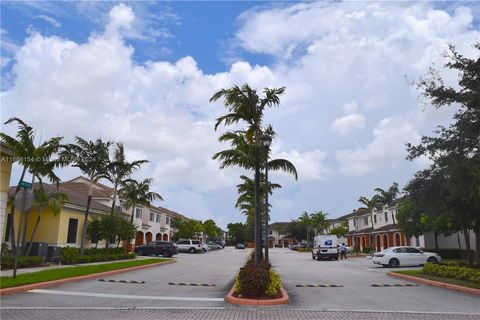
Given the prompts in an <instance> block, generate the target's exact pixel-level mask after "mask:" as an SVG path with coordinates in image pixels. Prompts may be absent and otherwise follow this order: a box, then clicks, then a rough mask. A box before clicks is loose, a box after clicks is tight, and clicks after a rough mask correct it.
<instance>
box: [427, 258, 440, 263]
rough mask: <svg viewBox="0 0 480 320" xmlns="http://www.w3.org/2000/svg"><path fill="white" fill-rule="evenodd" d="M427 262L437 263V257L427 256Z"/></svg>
mask: <svg viewBox="0 0 480 320" xmlns="http://www.w3.org/2000/svg"><path fill="white" fill-rule="evenodd" d="M427 262H430V263H438V260H437V258H435V257H429V258H428V259H427Z"/></svg>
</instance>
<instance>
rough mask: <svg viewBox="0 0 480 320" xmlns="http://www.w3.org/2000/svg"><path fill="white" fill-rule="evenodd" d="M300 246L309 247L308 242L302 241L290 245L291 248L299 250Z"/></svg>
mask: <svg viewBox="0 0 480 320" xmlns="http://www.w3.org/2000/svg"><path fill="white" fill-rule="evenodd" d="M300 248H303V249H305V248H307V244H306V243H304V242H302V243H294V244H292V245H291V246H290V249H292V250H295V251H297V250H298V249H300Z"/></svg>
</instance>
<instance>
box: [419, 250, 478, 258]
mask: <svg viewBox="0 0 480 320" xmlns="http://www.w3.org/2000/svg"><path fill="white" fill-rule="evenodd" d="M422 251H425V252H435V253H438V254H439V255H440V257H442V259H466V258H467V250H464V249H434V248H422ZM470 253H471V254H472V255H474V251H473V250H470Z"/></svg>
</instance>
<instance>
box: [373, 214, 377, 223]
mask: <svg viewBox="0 0 480 320" xmlns="http://www.w3.org/2000/svg"><path fill="white" fill-rule="evenodd" d="M373 222H374V223H377V215H374V216H373Z"/></svg>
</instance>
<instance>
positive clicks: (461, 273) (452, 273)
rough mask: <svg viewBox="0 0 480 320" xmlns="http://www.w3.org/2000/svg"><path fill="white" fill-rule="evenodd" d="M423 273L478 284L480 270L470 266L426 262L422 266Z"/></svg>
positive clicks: (479, 281)
mask: <svg viewBox="0 0 480 320" xmlns="http://www.w3.org/2000/svg"><path fill="white" fill-rule="evenodd" d="M423 273H425V274H430V275H433V276H437V277H442V278H451V279H457V280H464V281H470V282H475V283H479V284H480V270H477V269H472V268H465V267H457V266H446V265H438V264H434V263H426V264H425V266H423Z"/></svg>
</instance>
